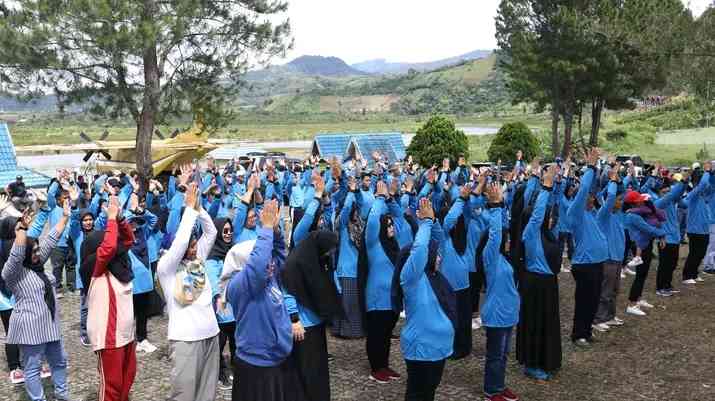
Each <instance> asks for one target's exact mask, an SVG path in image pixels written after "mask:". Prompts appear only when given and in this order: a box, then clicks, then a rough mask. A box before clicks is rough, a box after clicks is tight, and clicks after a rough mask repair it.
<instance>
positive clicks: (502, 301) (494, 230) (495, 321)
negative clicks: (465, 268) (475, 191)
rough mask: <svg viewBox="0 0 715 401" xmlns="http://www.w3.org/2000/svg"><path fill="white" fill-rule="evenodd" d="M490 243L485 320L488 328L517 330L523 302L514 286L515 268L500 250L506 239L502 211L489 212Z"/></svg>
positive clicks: (486, 251)
mask: <svg viewBox="0 0 715 401" xmlns="http://www.w3.org/2000/svg"><path fill="white" fill-rule="evenodd" d="M487 214H488V216H489V217H488V219H489V240H488V241H487V245H486V246H485V247H484V253H483V254H482V261H483V262H484V274H485V275H486V281H487V293H486V296H485V297H484V304H483V305H482V310H481V317H482V322H483V323H484V326H486V327H513V326H515V325H516V324H517V323H519V307H520V303H521V300H520V298H519V293H518V292H517V291H516V284H515V283H514V269H513V268H512V266H511V265H510V264H509V262H508V261H507V260H506V258H505V257H504V255H502V254H501V252H500V251H499V247H500V245H501V236H502V219H503V217H502V209H501V208H495V209H490V210H488V211H487Z"/></svg>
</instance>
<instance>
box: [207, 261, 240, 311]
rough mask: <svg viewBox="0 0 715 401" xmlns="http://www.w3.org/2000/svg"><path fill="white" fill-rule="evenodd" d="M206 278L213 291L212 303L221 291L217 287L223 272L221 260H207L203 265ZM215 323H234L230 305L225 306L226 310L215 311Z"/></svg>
mask: <svg viewBox="0 0 715 401" xmlns="http://www.w3.org/2000/svg"><path fill="white" fill-rule="evenodd" d="M205 268H206V276H207V277H208V278H209V281H210V282H211V291H213V294H211V295H212V296H213V299H214V302H215V301H216V298H218V297H219V296H220V295H221V289H220V287H219V280H220V278H221V272H222V271H223V260H216V259H208V260H207V261H206V264H205ZM215 312H216V321H217V322H218V324H224V323H231V322H235V321H236V319H235V318H234V317H233V309H232V308H231V304H227V305H226V309H225V310H223V311H220V310H218V309H217V310H215Z"/></svg>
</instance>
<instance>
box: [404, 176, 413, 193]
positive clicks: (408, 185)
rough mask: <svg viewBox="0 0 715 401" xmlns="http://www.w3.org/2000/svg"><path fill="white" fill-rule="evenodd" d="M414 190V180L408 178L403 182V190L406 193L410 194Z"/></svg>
mask: <svg viewBox="0 0 715 401" xmlns="http://www.w3.org/2000/svg"><path fill="white" fill-rule="evenodd" d="M414 188H415V180H414V179H412V178H408V179H407V180H405V190H406V191H407V192H412V190H413V189H414Z"/></svg>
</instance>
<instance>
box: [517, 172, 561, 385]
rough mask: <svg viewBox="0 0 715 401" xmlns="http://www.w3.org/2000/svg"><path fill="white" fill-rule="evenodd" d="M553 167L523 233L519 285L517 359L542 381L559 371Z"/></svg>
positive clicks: (559, 329)
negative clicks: (521, 271) (521, 272)
mask: <svg viewBox="0 0 715 401" xmlns="http://www.w3.org/2000/svg"><path fill="white" fill-rule="evenodd" d="M555 173H556V169H555V167H553V166H552V167H550V168H549V169H547V170H546V171H545V172H544V174H543V177H542V186H541V189H537V190H536V191H537V192H538V195H537V198H536V203H535V204H534V207H533V209H532V212H531V217H530V218H529V221H528V223H527V224H526V227H525V228H524V231H523V232H522V242H523V244H524V250H525V252H524V256H525V272H524V273H523V276H522V279H521V285H520V289H519V290H520V293H521V301H522V303H521V307H520V316H519V325H518V327H517V335H516V356H517V360H518V361H519V363H520V364H522V365H523V366H524V368H525V370H524V373H525V374H526V375H527V376H528V377H531V378H533V379H536V380H540V381H545V380H549V379H551V377H552V376H553V374H554V373H555V372H557V371H558V370H559V369H560V368H561V335H560V334H561V321H560V319H559V316H560V315H559V313H560V311H559V284H558V274H559V271H560V270H561V253H560V248H559V243H558V240H557V238H556V235H555V234H554V228H555V223H556V218H557V216H555V215H554V214H555V213H554V212H553V210H555V209H556V207H555V206H554V203H553V202H552V192H553V190H554V176H555Z"/></svg>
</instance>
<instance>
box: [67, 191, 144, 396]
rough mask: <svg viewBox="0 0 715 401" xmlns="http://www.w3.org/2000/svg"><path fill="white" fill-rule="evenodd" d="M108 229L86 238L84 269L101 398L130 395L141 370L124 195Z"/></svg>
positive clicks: (113, 207) (114, 202) (112, 207)
mask: <svg viewBox="0 0 715 401" xmlns="http://www.w3.org/2000/svg"><path fill="white" fill-rule="evenodd" d="M106 213H107V227H106V229H105V231H94V232H92V233H90V234H89V235H88V236H87V237H86V238H85V239H84V242H83V244H82V266H81V269H80V274H81V276H82V281H83V285H84V286H85V288H87V302H88V304H89V314H88V317H87V332H88V334H89V338H90V341H91V343H92V349H93V350H94V352H95V353H97V356H98V358H99V364H98V365H97V366H98V369H99V377H100V386H99V399H100V400H108V401H128V400H129V392H130V390H131V387H132V384H133V382H134V376H135V374H136V342H135V341H134V302H133V297H132V287H133V286H132V281H133V279H134V272H133V271H132V263H131V259H130V256H129V249H130V248H131V246H132V245H133V243H134V232H133V230H132V228H131V226H130V225H129V223H128V222H127V221H126V219H122V221H121V222H118V221H117V219H118V218H119V214H120V207H119V200H118V198H117V197H115V196H112V197H111V198H110V201H109V206H108V208H107V212H106Z"/></svg>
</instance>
